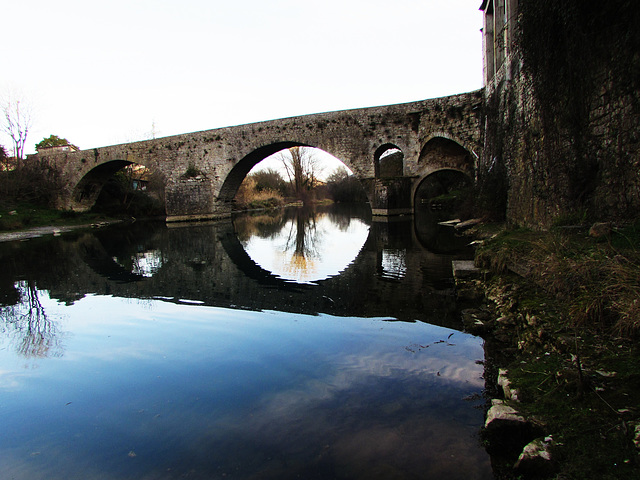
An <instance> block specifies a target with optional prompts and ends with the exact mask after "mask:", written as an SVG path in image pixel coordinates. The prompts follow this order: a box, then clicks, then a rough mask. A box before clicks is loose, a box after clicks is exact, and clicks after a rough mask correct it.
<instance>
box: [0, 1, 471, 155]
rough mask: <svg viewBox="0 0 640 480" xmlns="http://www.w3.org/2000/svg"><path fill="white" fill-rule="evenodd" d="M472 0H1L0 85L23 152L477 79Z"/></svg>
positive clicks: (441, 89)
mask: <svg viewBox="0 0 640 480" xmlns="http://www.w3.org/2000/svg"><path fill="white" fill-rule="evenodd" d="M480 3H481V2H480V0H446V1H442V0H439V1H436V0H422V1H419V0H394V1H389V0H385V1H382V0H322V1H315V0H307V1H304V0H272V1H269V2H266V1H258V0H224V1H222V0H209V1H205V0H180V1H176V0H153V1H151V0H127V1H124V0H110V1H109V2H94V1H91V0H58V1H55V2H53V1H51V0H20V1H8V0H7V1H5V2H3V6H2V17H3V27H2V30H3V39H4V40H3V42H2V43H3V59H4V62H3V74H2V75H1V76H0V97H6V96H7V95H8V94H14V95H17V96H18V97H20V98H21V99H23V101H24V102H27V103H28V104H30V106H31V110H32V118H33V122H32V123H33V126H32V128H31V130H30V132H29V137H28V139H27V148H26V153H33V152H34V151H35V147H34V145H35V144H36V143H38V142H39V141H40V140H42V139H43V138H45V137H48V136H49V135H51V134H55V135H58V136H60V137H63V138H67V139H68V140H69V141H70V142H71V143H73V144H75V145H77V146H78V147H80V148H82V149H85V148H93V147H101V146H107V145H113V144H118V143H125V142H130V141H135V140H145V139H148V138H151V136H152V132H154V133H155V136H156V137H163V136H169V135H175V134H180V133H189V132H195V131H200V130H208V129H212V128H219V127H225V126H234V125H240V124H244V123H251V122H257V121H263V120H272V119H276V118H284V117H289V116H296V115H304V114H312V113H319V112H326V111H333V110H344V109H350V108H361V107H372V106H378V105H388V104H394V103H403V102H410V101H416V100H423V99H427V98H433V97H440V96H445V95H452V94H456V93H462V92H467V91H471V90H475V89H478V88H480V87H481V86H482V39H481V33H480V28H481V27H482V14H481V12H480V11H479V10H478V8H479V6H480ZM0 144H3V145H4V146H5V147H6V149H7V151H11V150H12V145H11V142H10V141H9V139H8V138H7V137H6V136H4V135H3V136H2V137H0Z"/></svg>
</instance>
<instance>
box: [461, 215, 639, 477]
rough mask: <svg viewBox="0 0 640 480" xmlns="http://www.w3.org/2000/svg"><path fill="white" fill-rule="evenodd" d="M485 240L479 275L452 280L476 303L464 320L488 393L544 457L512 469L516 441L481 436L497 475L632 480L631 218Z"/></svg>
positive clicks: (635, 243)
mask: <svg viewBox="0 0 640 480" xmlns="http://www.w3.org/2000/svg"><path fill="white" fill-rule="evenodd" d="M485 236H487V235H485ZM491 237H492V238H490V239H488V240H485V241H484V244H483V245H481V246H480V247H478V249H477V251H476V258H475V264H476V266H478V267H480V268H482V269H483V271H484V275H485V278H484V279H481V280H468V281H466V282H465V285H464V286H463V287H461V288H460V290H461V292H460V293H461V294H462V295H463V296H466V297H467V298H473V297H474V295H473V294H470V293H469V292H470V291H471V292H474V291H475V292H476V295H475V297H476V300H477V299H478V298H480V297H484V300H483V301H482V302H481V304H480V305H477V304H476V305H474V306H473V308H468V309H466V310H464V312H463V318H464V319H465V325H466V326H467V329H468V330H469V331H471V332H472V333H476V334H478V335H481V336H483V337H484V338H485V350H486V360H485V380H486V382H487V392H488V395H489V396H490V397H491V398H498V399H501V400H503V402H504V405H506V406H509V407H512V408H513V410H514V411H515V412H516V414H517V415H519V416H521V417H522V418H523V419H524V420H525V421H526V422H527V423H528V427H527V428H528V431H529V434H530V435H531V436H538V437H541V438H543V439H546V440H547V442H546V443H547V447H548V448H549V451H550V454H551V458H552V460H551V461H550V462H546V464H545V466H544V467H540V468H537V467H536V468H534V469H533V472H529V473H527V472H526V471H525V470H521V471H517V470H515V469H514V464H515V463H516V461H517V459H518V453H519V452H520V451H521V447H520V449H518V452H515V453H514V452H507V450H508V449H504V448H502V449H501V445H500V444H501V443H502V445H503V446H504V444H505V442H506V444H507V445H508V444H509V443H510V442H511V444H512V445H513V441H512V440H509V439H507V440H505V439H499V438H496V437H495V436H492V435H490V434H487V435H484V437H483V438H484V441H485V442H486V446H487V449H488V450H489V451H490V452H491V453H492V455H493V462H494V467H495V469H496V473H497V475H498V478H502V479H511V478H531V477H532V476H533V477H536V476H538V477H544V478H555V479H587V478H598V479H609V478H610V479H614V478H615V479H627V478H628V479H632V478H633V479H635V478H639V477H640V371H639V370H638V365H640V348H639V347H638V344H637V339H638V336H639V334H640V224H639V223H638V222H636V224H635V225H626V226H619V227H616V226H610V225H604V224H603V225H600V226H598V228H596V229H593V228H592V229H589V228H588V227H575V228H557V229H554V230H553V231H551V232H547V233H539V232H531V231H525V230H512V231H508V230H503V231H502V232H500V233H498V234H497V235H491ZM499 373H502V375H501V376H500V379H498V376H499ZM498 383H500V385H507V388H502V387H501V386H500V385H498ZM505 392H506V397H509V396H512V398H505ZM499 408H502V407H499ZM494 410H496V409H494ZM492 414H493V412H492ZM488 430H490V428H489V427H487V429H486V430H485V433H487V431H488ZM520 440H521V439H520ZM529 440H531V439H527V441H529ZM543 470H547V471H546V472H545V471H543ZM527 475H529V477H527Z"/></svg>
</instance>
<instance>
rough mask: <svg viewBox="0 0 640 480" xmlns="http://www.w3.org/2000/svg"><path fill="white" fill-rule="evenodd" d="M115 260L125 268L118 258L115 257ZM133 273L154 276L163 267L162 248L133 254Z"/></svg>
mask: <svg viewBox="0 0 640 480" xmlns="http://www.w3.org/2000/svg"><path fill="white" fill-rule="evenodd" d="M113 261H114V262H116V263H118V264H120V265H121V266H123V267H124V268H127V267H126V266H125V265H122V264H121V262H120V261H119V260H118V258H116V257H114V258H113ZM130 261H131V273H134V274H136V275H141V276H143V277H153V276H154V275H155V274H156V273H157V272H158V270H160V268H161V267H162V253H161V252H160V250H149V251H146V252H138V253H136V254H135V255H132V256H131V259H130Z"/></svg>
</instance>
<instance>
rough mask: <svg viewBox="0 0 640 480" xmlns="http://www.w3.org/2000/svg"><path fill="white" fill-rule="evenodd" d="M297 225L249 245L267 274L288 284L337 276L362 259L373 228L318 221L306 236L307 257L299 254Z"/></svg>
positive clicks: (252, 240)
mask: <svg viewBox="0 0 640 480" xmlns="http://www.w3.org/2000/svg"><path fill="white" fill-rule="evenodd" d="M296 225H297V223H296V222H293V221H290V222H287V223H286V225H285V226H284V227H283V229H282V230H281V231H280V232H279V233H278V234H276V235H274V236H272V237H270V238H261V237H259V236H257V235H254V236H252V237H251V238H250V239H249V240H248V241H247V242H246V243H245V244H244V248H245V250H246V252H247V254H248V255H249V256H250V257H251V258H252V259H253V261H254V262H256V263H257V264H258V265H260V266H261V267H262V268H264V269H265V270H268V271H269V272H271V273H273V274H274V275H277V276H278V277H280V278H283V279H285V280H292V281H294V282H297V283H311V282H314V281H318V280H324V279H326V278H329V277H332V276H335V275H337V274H339V273H340V272H341V271H343V270H344V269H345V268H346V267H347V266H348V265H349V264H350V263H351V262H353V260H354V259H355V258H356V257H357V256H358V253H359V252H360V250H361V249H362V246H363V245H364V243H365V241H366V240H367V236H368V234H369V226H368V225H367V224H366V223H364V222H363V221H362V220H359V219H352V220H351V222H350V224H349V226H348V227H347V228H339V227H338V226H337V225H336V224H335V223H333V222H332V221H331V219H330V217H329V216H328V215H323V216H320V217H318V218H317V220H316V222H315V228H313V229H309V230H307V232H306V238H305V254H304V255H300V254H299V252H296V242H295V238H296V233H297V226H296Z"/></svg>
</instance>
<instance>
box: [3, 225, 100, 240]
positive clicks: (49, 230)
mask: <svg viewBox="0 0 640 480" xmlns="http://www.w3.org/2000/svg"><path fill="white" fill-rule="evenodd" d="M94 226H96V224H86V225H64V226H51V225H50V226H46V227H34V228H29V229H27V230H18V231H15V232H0V242H13V241H16V240H27V239H29V238H37V237H42V236H44V235H54V236H58V235H60V234H61V233H65V232H70V231H71V230H77V229H79V228H91V227H94ZM98 226H102V224H98Z"/></svg>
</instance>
